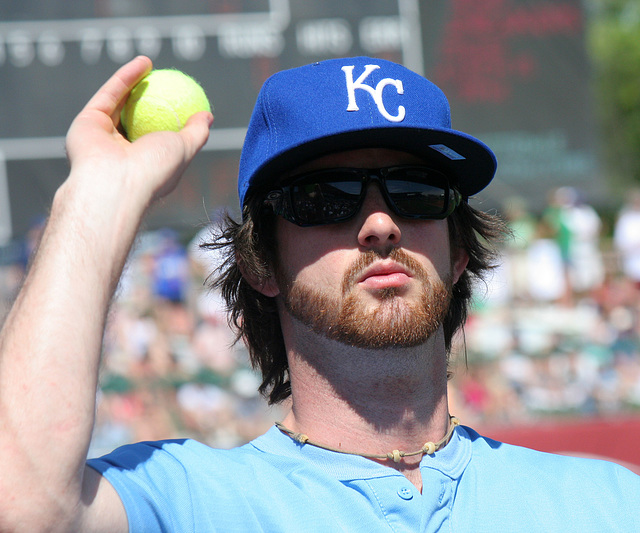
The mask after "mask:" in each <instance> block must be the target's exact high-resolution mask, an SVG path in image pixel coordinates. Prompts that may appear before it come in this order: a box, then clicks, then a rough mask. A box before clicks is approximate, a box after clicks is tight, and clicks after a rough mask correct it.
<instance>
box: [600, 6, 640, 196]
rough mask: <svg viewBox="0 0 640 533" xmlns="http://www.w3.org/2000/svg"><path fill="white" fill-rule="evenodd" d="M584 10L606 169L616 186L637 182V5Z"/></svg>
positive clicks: (639, 145)
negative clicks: (587, 17)
mask: <svg viewBox="0 0 640 533" xmlns="http://www.w3.org/2000/svg"><path fill="white" fill-rule="evenodd" d="M589 11H590V16H589V25H588V46H589V53H590V55H591V58H592V61H593V66H594V81H595V98H596V102H597V108H598V116H599V122H600V126H601V131H600V133H601V137H602V143H603V156H604V163H605V168H606V170H607V172H608V173H609V175H610V176H611V177H614V178H616V181H617V182H618V184H620V185H629V184H630V183H640V0H590V1H589Z"/></svg>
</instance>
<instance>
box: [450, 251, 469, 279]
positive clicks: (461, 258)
mask: <svg viewBox="0 0 640 533" xmlns="http://www.w3.org/2000/svg"><path fill="white" fill-rule="evenodd" d="M468 264H469V254H468V253H467V251H466V250H464V249H463V248H456V250H455V251H454V253H453V256H452V257H451V274H452V276H453V280H452V281H453V284H454V285H455V284H456V283H458V280H459V279H460V276H462V273H463V272H464V269H465V268H467V265H468Z"/></svg>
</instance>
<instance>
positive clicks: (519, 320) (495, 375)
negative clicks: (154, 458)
mask: <svg viewBox="0 0 640 533" xmlns="http://www.w3.org/2000/svg"><path fill="white" fill-rule="evenodd" d="M504 215H505V217H506V218H507V220H508V222H509V224H510V226H511V229H512V231H513V237H512V238H511V239H509V240H508V241H507V242H506V243H505V244H504V246H503V250H502V252H503V257H502V262H501V265H500V266H499V267H497V268H496V269H495V271H494V272H493V273H492V277H491V279H489V280H488V282H487V283H483V284H481V285H479V286H478V287H477V290H476V297H475V300H474V305H473V310H472V313H471V314H470V317H469V320H468V323H467V325H466V327H465V330H464V335H459V336H458V338H457V341H456V343H455V346H454V350H453V353H452V361H451V366H452V371H453V378H452V380H451V382H450V395H451V402H452V412H453V413H454V414H456V415H457V416H458V417H460V418H461V419H462V420H463V422H464V423H465V424H467V425H475V426H476V427H481V426H483V425H492V424H493V425H495V424H503V423H520V422H526V421H530V420H532V419H537V418H540V417H546V416H555V415H572V416H590V415H594V414H605V413H619V412H622V411H633V410H640V346H639V344H638V339H639V335H638V333H639V328H640V325H639V320H638V319H639V313H640V297H639V296H640V193H637V192H634V193H632V194H630V195H629V197H628V202H627V204H625V205H624V206H622V207H621V208H620V210H619V212H618V213H616V215H615V217H614V218H613V219H612V220H611V221H610V223H609V224H608V225H607V224H604V223H603V221H602V219H601V217H600V215H599V214H598V212H597V211H596V210H595V209H594V208H593V207H591V206H590V205H589V204H588V203H587V202H586V201H585V199H584V198H583V197H582V196H581V194H580V191H578V190H575V189H572V188H568V187H561V188H559V189H557V190H555V191H553V192H552V194H551V195H550V197H549V202H548V206H547V208H546V209H544V210H543V211H542V212H540V213H535V214H534V213H532V212H530V211H529V210H528V208H527V206H526V203H525V202H524V201H523V200H522V199H516V198H514V199H510V200H509V201H507V202H506V203H505V206H504ZM42 224H43V222H42V221H38V222H37V223H34V227H33V230H32V231H31V232H30V233H29V234H28V235H27V236H26V237H25V239H24V241H21V242H19V243H10V244H9V245H6V246H4V247H0V320H1V319H2V318H3V317H4V315H5V314H6V313H7V312H8V309H9V307H10V305H11V302H12V300H13V299H14V298H15V295H16V294H17V291H18V289H19V287H20V284H21V281H22V279H23V276H24V272H25V268H26V265H27V262H28V257H29V256H30V254H31V253H32V250H33V248H34V247H35V246H36V243H37V239H38V234H39V231H41V229H42ZM210 234H211V228H210V227H208V228H204V229H202V230H201V231H200V232H198V233H197V234H196V235H191V234H190V235H187V236H185V235H183V234H180V233H178V232H176V231H175V230H172V229H169V228H164V229H159V230H154V231H147V232H144V233H142V234H141V235H140V237H139V242H138V243H137V245H136V247H135V249H134V251H133V252H132V254H131V256H130V258H129V261H128V263H127V267H126V270H125V273H124V275H123V277H122V280H121V282H120V286H119V288H118V291H117V294H116V296H115V298H114V302H113V305H112V308H111V312H110V317H109V320H108V325H107V330H106V335H105V340H104V354H103V366H102V372H101V387H100V390H99V393H98V412H97V422H96V427H95V435H94V439H93V445H92V449H91V450H90V454H91V455H97V454H102V453H104V452H107V451H109V450H111V449H113V448H114V447H116V446H118V445H120V444H122V443H125V442H132V441H138V440H147V439H161V438H177V437H193V438H196V439H198V440H201V441H203V442H206V443H208V444H210V445H212V446H216V447H230V446H234V445H237V444H240V443H243V442H246V441H247V440H250V439H251V438H253V437H255V436H257V435H259V434H261V433H263V432H264V431H266V429H267V428H268V427H269V426H270V425H271V424H272V423H273V421H274V420H277V419H279V418H281V417H282V416H283V411H284V410H285V409H286V406H279V407H269V406H267V404H266V402H265V401H264V399H262V398H261V397H260V396H259V395H258V393H257V388H258V385H259V383H260V380H259V377H258V376H257V375H256V373H255V372H254V371H253V370H252V369H251V368H250V365H249V361H248V354H247V352H246V350H245V348H244V346H243V345H242V343H241V342H238V343H234V340H235V336H234V332H233V331H232V330H231V329H230V328H229V326H228V324H227V319H226V313H225V309H224V304H223V302H222V300H221V298H220V296H219V294H217V293H216V292H214V291H211V290H209V289H208V288H207V282H206V280H207V276H208V275H209V273H210V272H211V271H212V270H213V269H214V268H215V266H216V264H217V261H218V259H217V257H216V256H215V253H214V252H211V251H208V250H203V249H202V248H201V247H200V244H201V243H202V242H203V241H205V240H207V239H208V238H209V237H210Z"/></svg>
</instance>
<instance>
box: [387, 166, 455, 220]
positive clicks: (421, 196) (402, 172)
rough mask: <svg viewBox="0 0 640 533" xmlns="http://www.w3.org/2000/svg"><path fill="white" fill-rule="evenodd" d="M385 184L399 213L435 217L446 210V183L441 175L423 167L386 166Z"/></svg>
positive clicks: (447, 210)
mask: <svg viewBox="0 0 640 533" xmlns="http://www.w3.org/2000/svg"><path fill="white" fill-rule="evenodd" d="M385 185H386V189H387V193H388V195H389V200H390V201H391V202H392V203H393V204H394V208H395V210H396V212H397V213H398V214H399V215H402V216H406V217H412V218H439V217H444V216H446V215H448V214H449V185H448V183H447V179H446V177H445V176H444V175H442V174H440V173H439V172H437V171H435V170H431V169H429V168H426V167H396V168H392V169H389V171H388V173H387V176H386V179H385Z"/></svg>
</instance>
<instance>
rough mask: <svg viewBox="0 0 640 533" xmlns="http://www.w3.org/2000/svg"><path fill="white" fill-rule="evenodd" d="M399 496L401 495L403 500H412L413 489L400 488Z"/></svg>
mask: <svg viewBox="0 0 640 533" xmlns="http://www.w3.org/2000/svg"><path fill="white" fill-rule="evenodd" d="M398 496H400V497H401V498H402V499H403V500H410V499H411V498H413V491H412V490H411V489H409V488H406V487H404V488H401V489H398Z"/></svg>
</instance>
